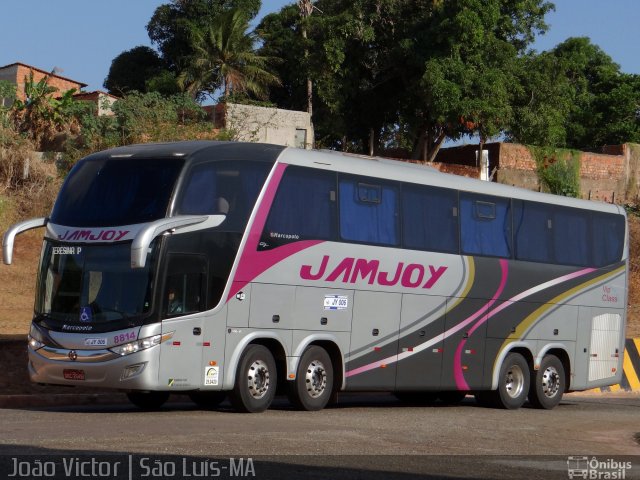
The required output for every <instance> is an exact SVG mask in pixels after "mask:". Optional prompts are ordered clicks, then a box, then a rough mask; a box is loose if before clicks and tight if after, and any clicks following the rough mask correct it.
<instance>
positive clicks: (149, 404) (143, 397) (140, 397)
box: [127, 392, 169, 410]
mask: <svg viewBox="0 0 640 480" xmlns="http://www.w3.org/2000/svg"><path fill="white" fill-rule="evenodd" d="M127 398H128V399H129V401H130V402H131V403H133V404H134V405H135V406H136V407H138V408H141V409H143V410H157V409H158V408H160V407H161V406H162V405H164V403H165V402H166V401H167V400H168V399H169V392H127Z"/></svg>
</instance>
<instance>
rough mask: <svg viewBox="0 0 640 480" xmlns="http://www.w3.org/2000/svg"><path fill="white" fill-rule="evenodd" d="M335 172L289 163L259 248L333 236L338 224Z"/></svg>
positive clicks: (325, 238)
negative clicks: (293, 165)
mask: <svg viewBox="0 0 640 480" xmlns="http://www.w3.org/2000/svg"><path fill="white" fill-rule="evenodd" d="M335 199H336V174H335V173H332V172H326V171H322V170H316V169H311V168H301V167H292V166H289V167H287V169H286V171H285V173H284V176H283V178H282V181H281V182H280V186H279V187H278V192H277V193H276V196H275V198H274V200H273V205H272V206H271V211H270V212H269V217H268V218H267V222H266V224H265V227H264V231H263V233H262V238H261V242H260V247H259V248H260V249H266V248H273V247H276V246H279V245H283V244H285V243H289V242H295V241H298V240H311V239H313V240H331V239H334V238H335V236H336V235H335V225H336V221H335V220H336V202H335Z"/></svg>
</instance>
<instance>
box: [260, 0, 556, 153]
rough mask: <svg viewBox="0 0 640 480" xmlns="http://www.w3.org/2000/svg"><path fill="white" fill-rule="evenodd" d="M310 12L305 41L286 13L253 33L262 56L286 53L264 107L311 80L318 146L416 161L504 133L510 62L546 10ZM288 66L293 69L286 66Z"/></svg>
mask: <svg viewBox="0 0 640 480" xmlns="http://www.w3.org/2000/svg"><path fill="white" fill-rule="evenodd" d="M315 5H316V7H317V8H318V10H319V12H321V13H318V15H315V14H314V15H313V16H310V17H309V18H308V19H307V20H306V21H307V23H306V26H307V27H308V28H307V32H308V39H307V41H306V42H301V41H300V38H301V35H300V32H299V29H300V21H299V19H298V20H297V21H296V20H295V18H294V16H293V11H294V9H293V8H292V7H291V6H289V7H285V8H284V9H283V10H281V11H280V12H279V13H278V14H273V15H272V16H269V17H266V18H265V19H264V20H263V22H262V23H261V25H260V26H259V27H258V30H259V31H260V32H261V35H262V36H263V39H264V44H263V47H262V48H263V51H265V52H269V54H275V53H274V52H282V53H284V55H287V56H286V57H285V58H286V59H287V60H286V61H285V62H283V63H282V64H281V65H279V66H278V75H280V76H281V79H282V80H283V86H284V88H283V89H281V90H279V91H278V90H275V91H274V93H275V94H276V96H274V97H272V100H276V101H278V99H279V98H281V95H282V93H283V92H291V96H292V98H295V99H299V98H304V91H302V92H301V89H303V88H304V82H302V81H301V80H302V79H303V78H305V77H304V76H305V75H306V74H309V75H310V77H311V79H312V80H313V83H314V87H315V88H314V104H313V105H314V115H313V117H314V118H313V121H314V126H315V127H316V133H317V135H316V136H317V137H319V138H320V139H321V142H323V143H324V145H325V146H330V147H334V148H343V149H355V150H359V151H362V152H371V151H375V150H377V149H378V148H382V147H387V146H397V145H412V150H413V151H414V155H415V156H416V157H420V158H423V159H429V158H433V156H434V155H435V153H436V152H437V149H438V148H439V147H440V145H441V144H442V142H443V141H444V140H445V139H446V138H457V137H459V136H460V135H463V134H465V133H469V134H471V133H479V134H480V136H481V138H482V139H483V141H485V140H486V138H488V137H490V136H492V135H494V134H495V133H497V132H501V131H503V130H505V129H506V128H507V127H508V125H509V122H510V120H511V118H512V116H513V112H512V108H511V98H512V96H513V95H514V91H513V86H512V83H513V81H514V79H515V78H517V77H516V75H515V72H516V66H515V59H516V58H517V57H518V56H519V55H522V54H523V53H524V52H525V50H526V48H527V46H528V45H530V43H531V42H532V41H533V38H534V36H535V34H536V33H538V32H541V31H544V29H545V28H546V25H545V23H544V15H545V14H546V12H547V11H549V10H550V9H551V8H552V5H551V4H550V3H548V2H545V1H544V0H520V1H517V2H513V1H511V0H486V1H483V0H449V1H446V2H443V1H441V0H412V1H410V0H387V1H385V2H380V1H377V0H355V1H353V2H343V1H340V0H318V1H317V2H316V3H315ZM302 45H304V46H306V47H307V48H308V51H309V59H308V61H307V62H305V61H302V59H303V58H304V50H303V48H302ZM287 52H288V53H287ZM292 52H295V53H292ZM292 57H293V58H292ZM289 58H292V60H289ZM295 58H297V59H298V60H297V62H296V63H294V64H295V65H296V67H298V65H299V66H300V68H298V70H299V71H296V69H294V68H291V67H290V63H291V61H295ZM305 70H307V71H305ZM451 75H453V77H451ZM296 101H298V100H296ZM297 108H298V109H305V106H304V104H302V105H298V106H297ZM394 144H395V145H394Z"/></svg>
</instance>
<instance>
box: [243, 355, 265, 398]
mask: <svg viewBox="0 0 640 480" xmlns="http://www.w3.org/2000/svg"><path fill="white" fill-rule="evenodd" d="M269 384H270V380H269V367H267V364H266V363H265V362H263V361H262V360H256V361H255V362H253V363H252V364H251V366H250V367H249V372H248V376H247V386H248V387H249V394H250V395H251V396H252V397H253V398H255V399H256V400H259V399H261V398H262V397H264V396H265V395H266V394H267V391H268V390H269Z"/></svg>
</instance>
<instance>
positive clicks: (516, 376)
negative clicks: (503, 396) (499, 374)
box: [504, 365, 524, 398]
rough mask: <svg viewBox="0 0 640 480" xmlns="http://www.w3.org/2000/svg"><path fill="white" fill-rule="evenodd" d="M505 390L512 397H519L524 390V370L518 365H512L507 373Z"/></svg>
mask: <svg viewBox="0 0 640 480" xmlns="http://www.w3.org/2000/svg"><path fill="white" fill-rule="evenodd" d="M504 386H505V391H506V392H507V395H509V397H511V398H518V397H519V396H520V395H521V394H522V391H523V390H524V372H523V371H522V368H520V367H519V366H518V365H511V367H510V368H509V370H507V373H506V375H505V385H504Z"/></svg>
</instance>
